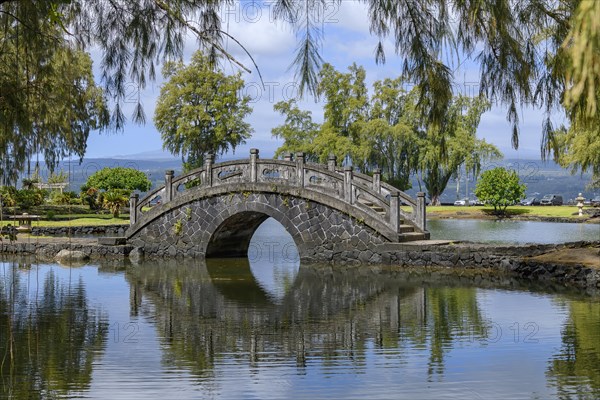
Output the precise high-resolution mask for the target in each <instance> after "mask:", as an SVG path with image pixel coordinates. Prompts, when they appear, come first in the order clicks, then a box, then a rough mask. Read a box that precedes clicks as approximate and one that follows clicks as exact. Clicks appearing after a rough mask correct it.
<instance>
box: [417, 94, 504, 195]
mask: <svg viewBox="0 0 600 400" xmlns="http://www.w3.org/2000/svg"><path fill="white" fill-rule="evenodd" d="M488 107H489V103H488V102H487V101H486V100H485V99H482V98H481V97H477V98H469V97H465V96H457V97H455V98H454V99H453V100H452V104H451V105H450V107H449V108H448V110H447V112H446V115H445V117H444V120H443V122H442V124H441V125H440V126H439V128H438V127H435V126H429V127H427V129H426V131H425V132H424V133H423V134H422V135H421V139H420V144H419V151H418V153H419V156H418V167H417V170H418V172H419V177H420V179H421V180H422V181H423V183H424V184H425V187H426V188H427V192H428V195H429V197H430V198H431V204H432V205H440V204H441V201H440V196H441V195H442V193H443V191H444V190H445V189H446V186H448V181H449V180H450V178H452V177H453V176H456V175H457V174H458V173H459V171H460V169H461V168H462V167H463V166H464V167H465V169H466V170H467V171H468V172H470V173H472V174H473V176H475V177H476V176H477V175H478V174H479V171H480V168H481V165H482V164H483V163H484V162H486V161H490V160H494V159H497V158H500V157H501V156H502V153H501V152H500V150H498V148H496V146H494V145H492V144H490V143H487V142H486V141H485V140H484V139H478V138H477V136H476V132H477V127H478V126H479V121H480V119H481V115H482V114H483V113H484V112H485V110H487V108H488Z"/></svg>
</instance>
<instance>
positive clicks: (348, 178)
mask: <svg viewBox="0 0 600 400" xmlns="http://www.w3.org/2000/svg"><path fill="white" fill-rule="evenodd" d="M352 175H353V173H352V167H350V166H345V167H344V200H346V201H347V202H348V203H350V204H354V196H353V195H352Z"/></svg>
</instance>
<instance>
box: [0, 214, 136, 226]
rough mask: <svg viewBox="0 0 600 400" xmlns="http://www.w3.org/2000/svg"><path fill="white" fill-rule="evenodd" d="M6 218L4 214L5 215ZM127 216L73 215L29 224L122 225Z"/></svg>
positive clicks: (126, 220) (0, 223) (9, 222)
mask: <svg viewBox="0 0 600 400" xmlns="http://www.w3.org/2000/svg"><path fill="white" fill-rule="evenodd" d="M5 218H6V216H5ZM15 223H16V221H13V220H7V219H4V220H3V221H2V222H0V225H2V226H6V225H8V224H11V225H15ZM128 223H129V217H128V216H126V217H119V218H113V217H112V215H106V216H104V215H94V216H87V217H86V216H75V217H74V218H73V219H69V220H56V221H54V220H53V221H32V222H31V226H34V227H35V226H40V227H62V226H98V225H122V224H128Z"/></svg>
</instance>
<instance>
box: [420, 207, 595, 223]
mask: <svg viewBox="0 0 600 400" xmlns="http://www.w3.org/2000/svg"><path fill="white" fill-rule="evenodd" d="M493 212H494V208H493V207H489V206H436V207H434V206H431V207H427V215H428V216H429V217H431V218H482V219H487V218H496V216H495V215H493ZM577 212H578V208H577V207H576V206H513V207H508V208H507V209H506V214H507V216H508V217H524V218H528V217H531V218H568V219H573V221H576V220H579V219H585V218H589V216H585V215H584V216H583V217H579V216H578V215H573V214H576V213H577Z"/></svg>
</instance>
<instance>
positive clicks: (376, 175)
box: [373, 168, 381, 193]
mask: <svg viewBox="0 0 600 400" xmlns="http://www.w3.org/2000/svg"><path fill="white" fill-rule="evenodd" d="M373 191H374V192H375V193H381V169H379V168H375V170H374V171H373Z"/></svg>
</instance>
